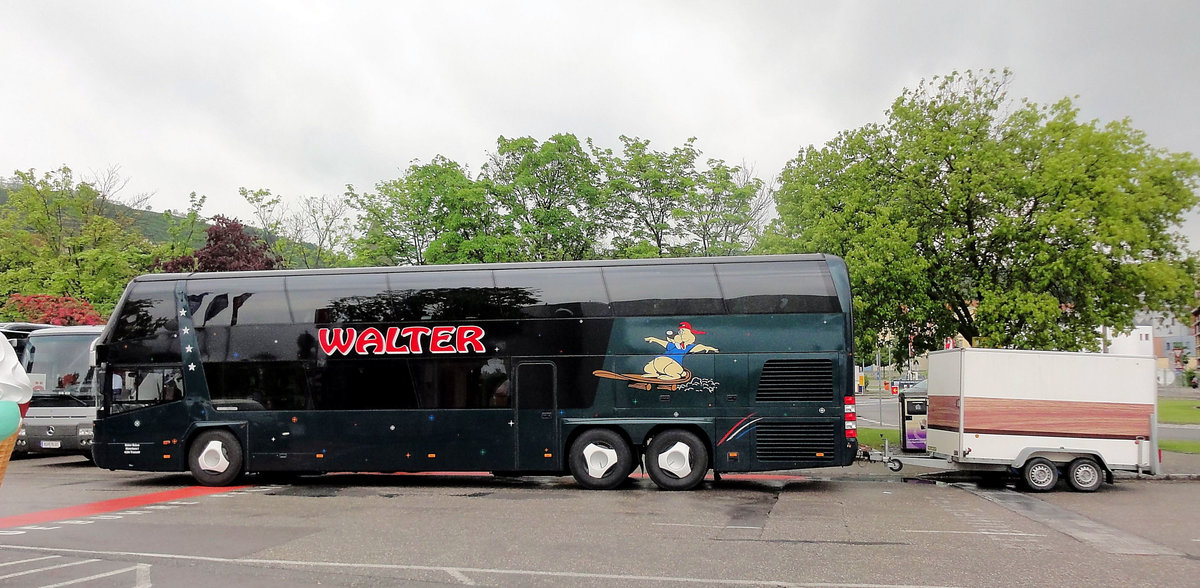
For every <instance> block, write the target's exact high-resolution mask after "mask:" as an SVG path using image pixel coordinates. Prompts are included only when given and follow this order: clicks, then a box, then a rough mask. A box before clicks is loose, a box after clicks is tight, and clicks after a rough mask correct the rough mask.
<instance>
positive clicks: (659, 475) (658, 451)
mask: <svg viewBox="0 0 1200 588" xmlns="http://www.w3.org/2000/svg"><path fill="white" fill-rule="evenodd" d="M707 473H708V448H707V447H705V445H704V442H703V441H701V440H700V438H699V437H697V436H696V435H695V434H693V433H690V432H688V431H683V430H680V429H671V430H667V431H663V432H661V433H659V434H657V435H655V436H654V438H653V439H651V440H650V443H649V444H648V445H646V474H647V475H649V476H650V480H651V481H653V482H654V483H655V485H657V486H658V487H659V488H662V489H663V490H691V489H692V488H695V487H696V485H697V484H699V483H700V482H701V481H702V480H703V479H704V475H705V474H707Z"/></svg>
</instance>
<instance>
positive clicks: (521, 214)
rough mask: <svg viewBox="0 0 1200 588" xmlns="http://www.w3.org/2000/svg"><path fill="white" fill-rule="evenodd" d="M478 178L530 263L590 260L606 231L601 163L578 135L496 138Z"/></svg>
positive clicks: (597, 249)
mask: <svg viewBox="0 0 1200 588" xmlns="http://www.w3.org/2000/svg"><path fill="white" fill-rule="evenodd" d="M481 181H482V182H483V183H484V186H486V188H487V190H488V194H489V196H490V198H491V199H492V200H493V202H495V203H496V205H497V206H498V207H499V209H500V211H501V214H502V215H503V216H504V217H505V220H506V223H507V224H508V225H509V227H511V231H512V233H513V234H515V235H516V236H517V238H518V239H519V243H520V248H521V249H520V257H521V258H522V259H524V260H528V261H547V260H563V259H593V258H595V257H596V256H597V255H598V252H599V249H600V241H601V238H602V237H603V235H604V232H605V230H606V222H605V218H604V217H603V210H604V208H603V204H604V200H603V194H602V193H601V189H600V184H601V182H600V166H599V165H598V164H597V163H596V161H595V160H593V159H592V156H591V153H589V152H588V151H587V150H586V149H584V148H583V145H582V144H580V142H579V139H578V138H576V137H575V136H574V135H571V134H558V135H554V136H553V137H550V139H548V140H546V141H545V142H542V143H538V141H537V140H535V139H533V138H532V137H521V138H518V139H506V138H504V137H500V138H499V139H498V140H497V141H496V153H494V154H492V156H491V158H490V160H489V161H488V163H487V164H485V165H484V166H483V170H482V173H481Z"/></svg>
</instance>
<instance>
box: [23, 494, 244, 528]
mask: <svg viewBox="0 0 1200 588" xmlns="http://www.w3.org/2000/svg"><path fill="white" fill-rule="evenodd" d="M242 488H249V486H232V487H229V488H210V487H208V486H191V487H189V488H180V489H179V490H167V491H165V492H154V493H151V494H141V495H138V496H126V497H125V498H114V499H112V500H102V501H100V502H92V503H90V504H80V505H77V506H67V507H63V508H55V509H52V510H43V511H40V512H31V513H26V514H20V515H13V516H10V517H4V518H0V529H7V528H9V527H21V526H25V525H36V524H38V523H48V522H50V521H61V520H66V519H77V518H80V517H87V516H91V515H97V514H103V513H108V512H113V511H118V510H127V509H130V508H137V507H139V506H146V505H147V504H155V503H158V502H170V501H172V500H183V499H184V498H195V497H197V496H207V495H209V494H220V493H222V492H230V491H233V490H241V489H242Z"/></svg>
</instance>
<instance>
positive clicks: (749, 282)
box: [717, 261, 842, 314]
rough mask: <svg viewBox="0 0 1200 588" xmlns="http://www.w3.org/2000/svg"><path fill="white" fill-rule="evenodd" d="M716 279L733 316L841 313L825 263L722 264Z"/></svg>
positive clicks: (718, 265) (835, 290)
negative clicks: (718, 280) (718, 279)
mask: <svg viewBox="0 0 1200 588" xmlns="http://www.w3.org/2000/svg"><path fill="white" fill-rule="evenodd" d="M717 276H718V277H719V278H720V280H721V289H722V290H723V291H724V292H725V299H726V305H727V306H728V308H729V312H730V313H731V314H772V313H794V312H828V313H835V312H841V311H842V308H841V304H840V303H839V302H838V298H837V289H836V288H834V285H833V277H832V276H830V274H829V268H828V266H826V265H825V264H824V263H822V262H808V261H799V262H784V263H779V262H772V263H720V264H717Z"/></svg>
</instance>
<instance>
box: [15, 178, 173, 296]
mask: <svg viewBox="0 0 1200 588" xmlns="http://www.w3.org/2000/svg"><path fill="white" fill-rule="evenodd" d="M16 175H17V180H18V181H19V187H18V188H17V189H15V190H13V191H11V192H10V193H9V195H8V199H7V201H6V202H5V203H4V205H3V206H0V234H3V235H5V238H4V239H0V295H3V296H6V297H7V296H8V295H9V294H14V293H20V294H50V295H57V296H69V297H74V298H82V299H84V300H86V301H88V302H91V303H92V304H93V305H94V306H95V307H96V309H97V310H98V311H99V312H101V313H102V314H107V313H108V312H110V311H111V310H112V308H113V306H115V305H116V302H117V299H118V298H119V297H120V296H121V292H122V291H123V290H124V288H125V284H126V283H128V281H129V280H130V279H131V278H132V277H134V276H136V275H138V274H139V273H141V272H143V271H145V270H146V269H147V268H148V267H149V266H150V263H151V255H152V246H151V244H150V243H149V242H148V241H147V240H146V239H145V238H144V237H142V236H141V235H140V234H138V233H137V231H135V230H133V228H132V226H131V225H130V224H129V221H128V219H123V220H118V219H114V218H109V217H107V216H105V215H104V214H103V213H104V209H105V206H106V203H107V200H106V197H105V196H104V195H102V194H101V193H100V192H99V191H98V190H97V189H96V187H95V186H94V185H92V184H91V183H89V182H84V181H76V180H75V177H74V174H73V173H72V172H71V169H70V168H68V167H65V166H64V167H62V168H59V169H57V170H54V171H51V172H46V173H43V174H41V175H39V174H38V173H37V172H36V171H34V170H29V171H26V172H21V171H19V172H16Z"/></svg>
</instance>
